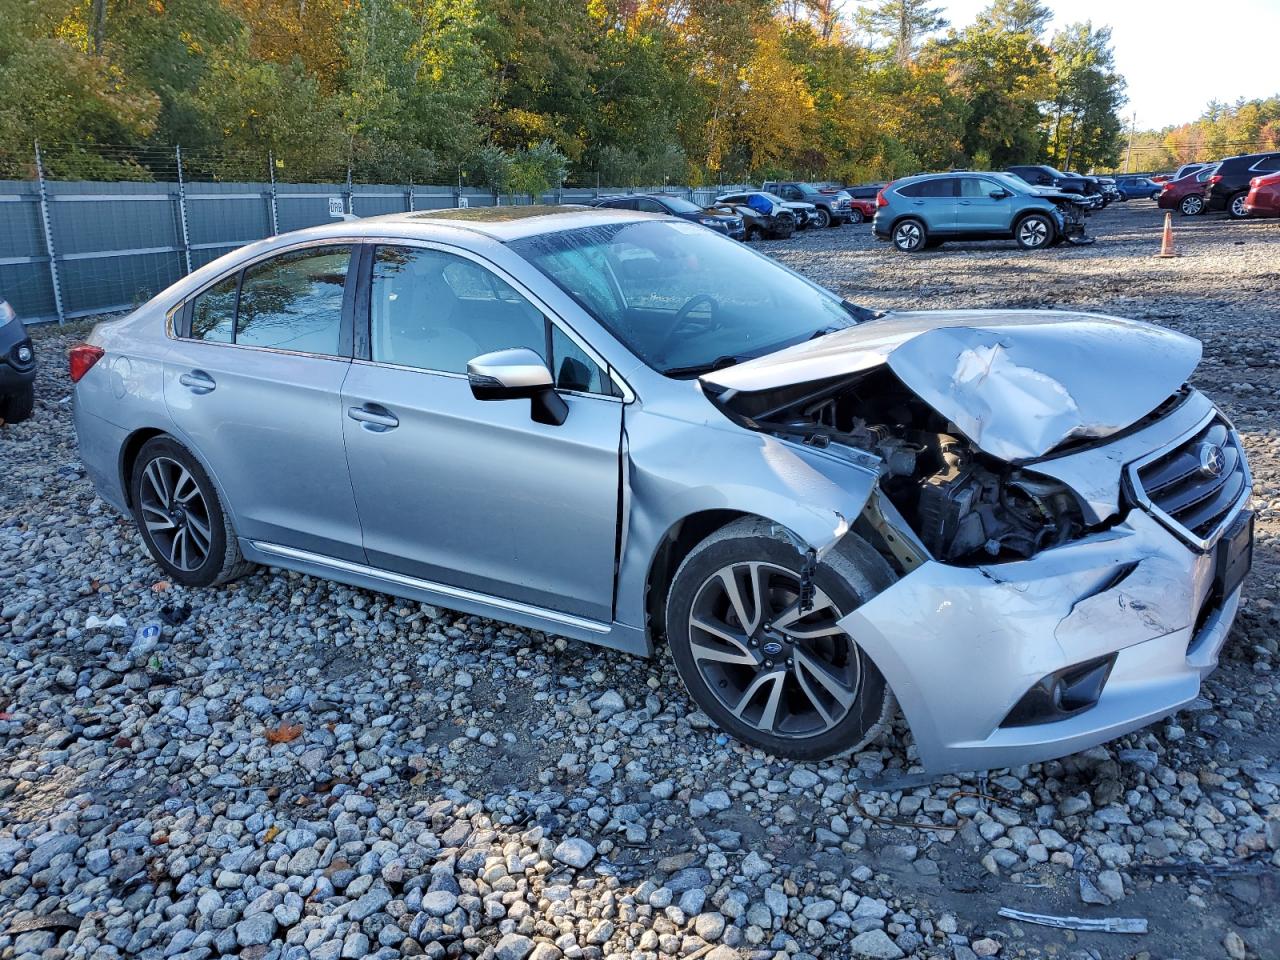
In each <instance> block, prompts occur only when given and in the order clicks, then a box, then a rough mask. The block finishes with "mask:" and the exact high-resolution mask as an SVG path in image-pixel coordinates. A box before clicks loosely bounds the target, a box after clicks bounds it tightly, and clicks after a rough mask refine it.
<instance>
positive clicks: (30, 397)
mask: <svg viewBox="0 0 1280 960" xmlns="http://www.w3.org/2000/svg"><path fill="white" fill-rule="evenodd" d="M35 406H36V385H35V384H34V383H28V384H27V385H26V386H24V387H20V388H19V389H18V392H17V393H10V394H8V395H0V420H3V421H4V422H5V423H21V422H22V421H23V420H26V419H29V418H30V416H31V411H32V410H34V409H35Z"/></svg>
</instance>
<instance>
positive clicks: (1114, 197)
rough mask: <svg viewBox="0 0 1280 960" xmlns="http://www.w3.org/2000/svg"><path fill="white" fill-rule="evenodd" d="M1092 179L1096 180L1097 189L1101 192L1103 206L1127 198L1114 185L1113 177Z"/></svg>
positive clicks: (1114, 179)
mask: <svg viewBox="0 0 1280 960" xmlns="http://www.w3.org/2000/svg"><path fill="white" fill-rule="evenodd" d="M1094 179H1095V180H1097V181H1098V190H1099V192H1100V193H1101V194H1102V205H1103V206H1104V207H1105V206H1106V205H1107V204H1109V203H1119V202H1123V201H1125V200H1128V199H1129V198H1128V197H1126V196H1125V195H1124V194H1123V193H1121V192H1120V188H1119V187H1117V186H1116V178H1115V177H1094Z"/></svg>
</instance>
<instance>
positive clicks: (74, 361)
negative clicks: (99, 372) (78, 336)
mask: <svg viewBox="0 0 1280 960" xmlns="http://www.w3.org/2000/svg"><path fill="white" fill-rule="evenodd" d="M105 352H106V351H104V350H103V349H102V348H101V347H95V346H94V345H93V344H91V343H81V344H77V345H76V346H74V347H72V348H71V350H70V351H69V352H68V353H67V361H68V364H69V365H70V367H71V382H72V383H79V382H80V378H81V377H83V376H84V375H85V374H86V373H88V372H89V371H90V370H91V369H93V365H94V364H95V363H97V362H98V361H99V360H101V359H102V355H103V354H104V353H105Z"/></svg>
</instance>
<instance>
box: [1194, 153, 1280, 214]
mask: <svg viewBox="0 0 1280 960" xmlns="http://www.w3.org/2000/svg"><path fill="white" fill-rule="evenodd" d="M1276 172H1280V151H1269V152H1267V153H1245V154H1241V155H1240V156H1238V157H1227V158H1226V159H1225V160H1223V161H1222V162H1221V163H1219V164H1218V168H1217V169H1216V170H1215V171H1214V172H1213V175H1212V176H1211V177H1209V179H1208V180H1206V181H1205V191H1204V199H1205V206H1206V207H1207V208H1208V209H1209V210H1225V211H1227V213H1229V214H1230V215H1231V217H1232V219H1234V220H1243V219H1244V218H1245V217H1247V216H1248V215H1249V213H1248V211H1247V210H1245V208H1244V204H1245V200H1246V199H1247V198H1248V196H1249V181H1250V180H1252V179H1253V178H1254V177H1256V176H1258V175H1260V174H1267V173H1276Z"/></svg>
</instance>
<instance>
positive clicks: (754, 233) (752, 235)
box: [747, 225, 764, 242]
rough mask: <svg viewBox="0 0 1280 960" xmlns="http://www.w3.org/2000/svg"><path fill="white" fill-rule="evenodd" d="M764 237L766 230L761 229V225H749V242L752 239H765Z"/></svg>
mask: <svg viewBox="0 0 1280 960" xmlns="http://www.w3.org/2000/svg"><path fill="white" fill-rule="evenodd" d="M763 239H764V231H763V230H761V229H760V228H759V227H757V226H754V225H753V226H750V227H747V241H748V242H750V241H752V240H763Z"/></svg>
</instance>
